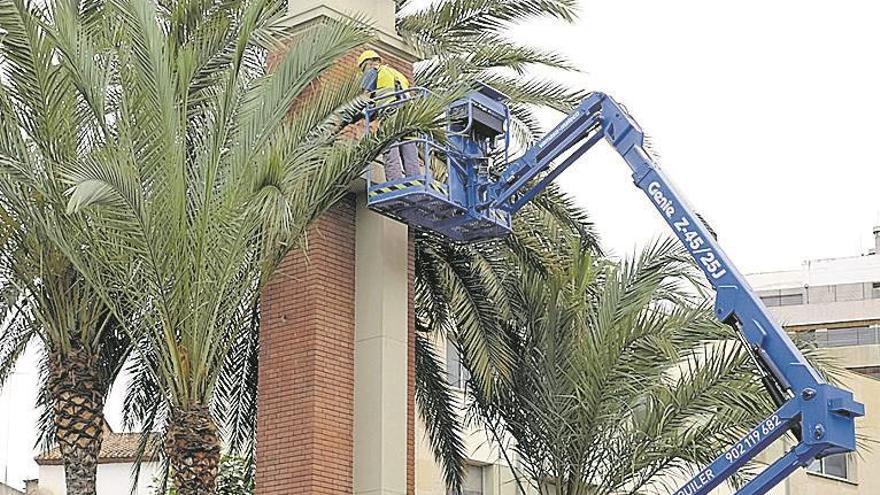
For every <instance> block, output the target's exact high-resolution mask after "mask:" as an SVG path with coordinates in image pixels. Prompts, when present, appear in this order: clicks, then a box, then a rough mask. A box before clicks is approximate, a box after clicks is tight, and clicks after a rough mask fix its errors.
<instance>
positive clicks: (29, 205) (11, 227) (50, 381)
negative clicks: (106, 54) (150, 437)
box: [0, 0, 130, 494]
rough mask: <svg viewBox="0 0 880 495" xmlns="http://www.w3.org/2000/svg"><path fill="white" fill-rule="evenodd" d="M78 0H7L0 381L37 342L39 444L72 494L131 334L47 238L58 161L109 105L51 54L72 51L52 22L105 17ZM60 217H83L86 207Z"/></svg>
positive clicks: (60, 195) (93, 447) (91, 475)
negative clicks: (52, 1)
mask: <svg viewBox="0 0 880 495" xmlns="http://www.w3.org/2000/svg"><path fill="white" fill-rule="evenodd" d="M73 8H74V6H73V5H71V4H59V5H58V6H57V8H55V9H49V8H44V7H42V6H40V4H36V3H31V2H29V1H13V0H3V1H0V26H2V29H3V31H4V33H3V36H2V37H0V71H2V76H0V169H2V173H0V244H2V249H0V290H2V292H3V295H4V298H3V303H2V305H0V318H2V319H3V321H4V323H5V325H6V326H5V328H4V329H3V331H2V335H0V384H2V383H3V382H4V381H5V380H6V378H7V377H8V376H9V374H10V373H11V372H12V370H13V369H14V367H15V365H16V363H17V362H18V361H19V358H20V357H21V356H22V354H23V352H24V351H25V349H26V347H27V346H28V345H31V344H33V345H36V346H38V349H39V350H40V355H41V367H40V368H41V372H42V377H41V378H42V379H41V388H40V391H39V403H40V405H41V406H42V407H43V414H42V417H41V421H40V425H39V437H40V443H41V445H42V446H43V447H44V448H48V446H50V445H51V444H53V443H54V444H57V445H58V446H59V448H60V450H61V453H62V456H63V459H64V471H65V482H66V485H67V492H68V493H75V494H94V493H95V479H96V470H97V459H98V454H99V452H100V449H101V441H102V435H103V430H104V414H103V409H104V403H105V400H106V398H107V394H108V392H109V389H110V386H111V385H112V383H113V380H114V379H115V377H116V375H117V373H118V371H119V368H120V367H121V366H122V363H123V362H124V360H125V358H126V356H127V354H128V352H129V348H130V345H129V343H130V341H129V338H128V335H127V334H126V333H125V332H123V331H122V329H121V328H120V325H119V324H118V320H117V318H116V316H115V315H114V314H113V313H112V311H110V309H109V308H108V307H107V306H105V305H103V304H101V302H100V299H99V298H98V296H97V294H96V292H95V291H94V289H93V288H92V287H91V286H90V285H89V284H87V283H86V281H85V280H84V279H83V277H82V276H81V275H80V274H79V273H78V271H77V270H76V269H75V268H74V266H73V264H72V263H71V262H70V260H69V259H68V257H67V256H66V255H65V254H64V253H63V252H62V251H61V249H60V248H59V246H58V245H56V244H55V243H53V242H52V241H51V239H52V237H53V235H54V234H53V231H54V230H56V229H57V228H58V219H59V217H62V216H64V209H65V203H66V198H65V197H64V190H65V188H66V186H65V184H64V183H63V181H62V174H63V172H62V171H63V168H64V166H65V165H66V164H67V163H70V162H73V161H77V160H81V159H83V158H84V157H85V156H87V155H88V154H89V153H90V151H91V148H92V145H93V142H94V140H100V137H99V136H97V135H93V134H91V132H92V131H95V130H97V129H96V128H95V127H93V126H92V124H93V123H94V122H95V121H97V120H98V119H102V118H103V113H104V112H105V109H106V104H107V101H106V99H104V98H98V99H95V100H90V96H92V95H90V94H89V93H88V92H87V91H86V90H85V88H83V87H81V86H80V85H79V83H80V81H79V80H77V79H76V74H75V72H74V71H72V70H71V68H70V67H69V65H68V62H70V60H69V59H67V58H63V57H62V58H63V61H59V59H57V58H56V57H58V56H59V55H60V54H62V53H67V54H70V52H69V50H70V49H71V48H72V44H71V42H72V41H73V40H74V39H75V36H76V33H75V32H73V31H70V30H65V29H62V28H61V27H59V26H54V25H53V22H55V21H59V22H61V21H60V19H61V18H65V17H66V20H67V21H68V22H74V21H73V20H74V19H75V22H76V23H78V24H79V26H81V28H82V29H83V30H89V29H92V28H93V27H94V26H95V24H96V23H97V22H98V19H99V16H100V12H99V8H98V6H97V5H94V4H90V5H87V6H86V5H83V8H82V9H77V10H73ZM66 27H67V28H70V27H71V25H70V24H67V25H66ZM95 42H96V43H98V44H103V42H104V40H101V39H97V38H96V39H95ZM95 63H100V62H97V61H96V62H95ZM64 221H65V222H70V223H75V224H77V225H78V226H79V228H80V229H83V230H85V229H87V228H88V227H87V223H86V222H85V220H84V219H83V218H80V217H71V218H68V219H65V220H64Z"/></svg>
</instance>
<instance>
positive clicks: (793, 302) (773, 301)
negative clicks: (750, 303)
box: [761, 292, 804, 308]
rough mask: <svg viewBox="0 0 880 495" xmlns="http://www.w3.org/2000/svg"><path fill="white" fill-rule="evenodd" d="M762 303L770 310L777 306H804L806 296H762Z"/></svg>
mask: <svg viewBox="0 0 880 495" xmlns="http://www.w3.org/2000/svg"><path fill="white" fill-rule="evenodd" d="M761 301H762V302H763V303H764V306H767V307H768V308H771V307H776V306H797V305H799V304H804V294H803V292H801V293H796V294H781V293H776V294H764V295H762V296H761Z"/></svg>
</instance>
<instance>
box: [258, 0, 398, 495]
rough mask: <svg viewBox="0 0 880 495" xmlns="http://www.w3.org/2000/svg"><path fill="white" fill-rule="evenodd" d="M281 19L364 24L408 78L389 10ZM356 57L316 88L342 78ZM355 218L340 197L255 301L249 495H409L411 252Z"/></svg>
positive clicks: (304, 10) (385, 4)
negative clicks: (371, 24)
mask: <svg viewBox="0 0 880 495" xmlns="http://www.w3.org/2000/svg"><path fill="white" fill-rule="evenodd" d="M289 14H290V23H291V25H293V26H307V25H309V24H310V23H312V22H320V21H321V20H322V19H326V18H341V17H345V16H346V15H350V14H367V15H368V16H370V17H371V18H373V19H374V20H375V21H376V24H375V27H376V28H377V38H376V40H375V41H374V43H372V44H371V48H373V49H375V50H377V51H378V52H379V53H380V54H381V55H382V56H383V58H384V60H385V63H387V64H389V65H392V66H394V67H395V68H397V69H398V70H400V71H402V72H403V73H405V74H407V75H410V74H411V73H412V61H413V57H412V56H411V55H410V54H409V52H408V50H407V47H406V45H405V44H404V43H403V42H402V41H401V40H400V39H399V37H398V36H397V35H396V33H394V1H393V0H303V1H298V2H289ZM358 54H359V51H358V52H357V53H351V54H349V55H348V56H346V57H344V59H343V60H341V61H340V62H339V64H338V65H337V66H336V67H334V68H332V69H331V70H329V71H328V72H327V73H326V74H325V75H324V76H323V77H322V79H323V80H334V79H340V80H342V79H347V77H348V76H349V74H351V72H352V70H353V69H354V65H355V60H356V58H357V56H358ZM292 111H293V112H295V111H296V109H295V107H294V108H293V109H292ZM363 187H364V186H363V183H360V184H355V185H354V186H353V188H352V189H353V190H359V191H361V193H362V192H363ZM364 208H365V206H364V197H363V194H361V196H360V197H359V198H356V196H355V195H354V194H352V195H350V196H349V197H348V198H346V199H345V200H344V201H342V202H341V203H340V204H339V205H337V206H336V207H335V208H334V209H333V210H332V211H330V212H328V213H327V214H325V215H324V216H323V217H322V218H321V219H320V220H319V221H318V223H317V225H316V226H315V227H313V228H312V229H311V231H310V234H309V246H308V251H307V252H306V253H302V252H295V253H292V254H291V255H289V257H288V258H287V259H286V260H285V261H284V263H283V264H282V266H281V268H280V269H279V271H278V273H277V274H276V275H275V277H274V278H273V280H272V281H271V283H270V284H269V286H268V287H267V288H266V290H265V292H264V294H263V301H262V312H263V314H262V316H263V321H262V328H261V339H262V348H261V354H260V375H259V384H258V386H259V392H260V397H259V405H258V418H257V480H256V494H257V495H275V494H282V493H283V494H293V495H297V494H318V495H323V494H328V495H329V494H334V495H350V494H364V495H398V494H399V495H403V494H406V495H414V492H415V488H414V484H415V462H414V460H415V449H414V443H415V442H414V440H415V428H414V420H415V410H414V395H413V392H414V386H415V381H414V374H413V372H414V369H413V365H414V334H413V330H414V322H415V320H414V319H413V313H412V289H413V277H414V269H413V263H412V253H413V245H412V241H411V239H410V237H409V235H408V233H407V229H406V226H403V225H400V224H398V223H396V222H393V221H391V220H388V219H385V218H384V217H379V216H378V215H375V214H373V213H372V212H368V211H366V210H365V209H364ZM356 211H357V212H356ZM356 232H357V234H356ZM356 238H357V240H356ZM358 259H360V260H361V261H360V262H359V263H358V262H357V261H356V260H358ZM365 260H372V261H365ZM374 264H375V266H374ZM389 276H390V277H391V278H389ZM392 279H393V282H391V280H392ZM356 286H357V287H358V290H357V291H356V289H355V287H356ZM376 309H378V311H374V310H376ZM356 329H357V330H356ZM356 356H357V357H356ZM356 387H357V389H356ZM376 394H377V395H376ZM356 425H357V426H356Z"/></svg>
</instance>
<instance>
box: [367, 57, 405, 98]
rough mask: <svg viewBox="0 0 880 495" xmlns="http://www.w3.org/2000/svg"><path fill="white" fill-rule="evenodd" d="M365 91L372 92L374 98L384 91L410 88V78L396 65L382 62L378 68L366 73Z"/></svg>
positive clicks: (389, 91)
mask: <svg viewBox="0 0 880 495" xmlns="http://www.w3.org/2000/svg"><path fill="white" fill-rule="evenodd" d="M362 85H363V88H364V91H366V92H368V93H370V95H371V96H372V97H373V98H376V97H381V95H382V94H383V93H385V94H387V93H394V92H397V91H403V90H406V89H409V87H410V84H409V79H407V78H406V76H404V75H403V74H402V73H401V72H400V71H399V70H397V69H395V68H394V67H391V66H388V65H385V64H382V65H380V66H379V67H378V68H376V69H372V70H369V71H367V72H366V73H364V79H363V83H362Z"/></svg>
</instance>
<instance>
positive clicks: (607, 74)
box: [0, 0, 880, 486]
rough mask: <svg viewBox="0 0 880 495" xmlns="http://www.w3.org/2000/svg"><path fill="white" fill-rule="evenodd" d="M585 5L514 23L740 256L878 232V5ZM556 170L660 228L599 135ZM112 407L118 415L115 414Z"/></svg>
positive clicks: (845, 1) (23, 474) (25, 404)
mask: <svg viewBox="0 0 880 495" xmlns="http://www.w3.org/2000/svg"><path fill="white" fill-rule="evenodd" d="M583 5H584V8H583V13H582V16H581V20H580V21H579V22H578V23H577V24H576V25H574V26H560V25H559V24H555V23H554V24H544V25H535V26H531V27H529V28H528V29H524V30H522V32H518V33H517V36H518V37H522V38H523V39H525V40H527V41H529V42H532V43H536V44H539V45H541V46H544V47H546V48H549V49H553V50H558V51H560V52H562V53H565V54H567V55H568V56H569V57H570V58H571V59H573V60H574V61H575V62H576V64H577V65H578V66H579V67H581V68H582V69H583V70H584V71H585V72H584V73H583V74H581V75H579V76H577V77H575V78H572V79H571V82H572V83H575V84H582V85H583V86H585V87H586V88H587V89H590V90H601V91H605V92H607V93H609V94H611V95H613V96H614V97H615V98H616V99H618V100H619V101H621V102H622V103H624V104H625V105H626V106H627V108H628V109H629V111H630V113H631V114H632V115H633V116H634V117H635V118H636V119H637V120H638V121H639V123H640V124H641V125H642V127H643V128H644V130H645V131H646V132H647V133H648V134H649V135H650V136H651V138H652V141H653V146H654V149H655V150H656V151H657V152H659V154H660V155H661V163H662V166H663V168H664V170H665V171H666V172H667V174H668V175H669V176H671V177H672V178H673V180H674V181H675V182H676V184H677V186H678V188H679V190H680V191H681V192H683V193H684V195H685V196H686V197H687V198H688V200H689V202H690V203H691V204H692V205H693V206H694V207H695V208H697V209H698V210H699V211H700V212H701V213H702V214H703V215H704V217H705V218H706V219H707V220H708V221H709V222H710V223H711V224H712V226H713V227H714V228H715V229H716V230H717V231H718V233H719V235H720V241H721V243H722V245H723V246H724V248H725V250H726V251H727V253H728V255H730V257H731V259H732V260H733V261H734V263H736V264H737V265H738V266H739V267H740V269H741V270H742V271H744V272H754V271H765V270H775V269H783V268H792V267H796V266H798V265H799V264H800V262H801V261H803V260H805V259H809V258H820V257H835V256H850V255H856V254H860V253H862V252H863V251H865V250H866V249H868V247H870V246H871V245H873V240H872V236H871V228H872V226H873V225H874V224H878V223H880V195H878V187H880V166H878V165H880V163H878V162H880V159H878V158H877V156H875V155H874V154H873V148H874V140H875V137H876V135H877V134H878V131H880V125H878V124H877V121H876V120H875V119H876V116H877V115H880V94H878V91H880V68H878V67H880V66H878V51H877V48H878V47H880V30H878V29H877V27H876V23H877V20H878V19H880V4H878V3H875V2H867V1H864V0H861V1H857V0H839V1H837V2H818V1H811V0H806V1H803V0H802V1H795V0H775V1H772V2H768V1H766V0H765V1H758V0H739V1H737V2H707V1H705V0H701V1H699V0H671V1H663V2H659V1H656V0H654V1H652V0H606V1H604V2H599V1H596V0H584V1H583ZM559 120H561V118H560V117H558V116H554V117H552V118H551V119H550V120H548V123H550V124H552V123H555V122H557V121H559ZM559 182H560V183H561V184H562V185H563V187H564V188H565V189H566V190H568V191H569V192H571V193H572V194H574V195H575V196H576V198H577V200H578V202H579V203H580V204H581V205H582V206H584V207H586V208H587V209H588V210H589V211H590V213H591V214H592V215H593V218H594V220H595V221H596V223H597V227H598V230H599V232H600V233H601V235H602V237H603V239H604V245H605V247H606V248H607V249H609V250H611V251H612V252H614V253H616V254H627V253H629V252H631V251H632V250H633V249H635V248H636V247H637V246H640V245H643V244H644V243H645V242H646V241H649V240H651V239H652V238H654V237H657V236H659V235H665V234H666V233H667V229H666V227H665V224H664V223H663V222H662V221H661V220H660V218H659V216H658V215H657V213H656V212H655V211H654V209H653V208H652V207H651V206H650V205H649V203H648V202H647V199H645V198H644V197H643V196H642V193H641V192H640V191H639V190H637V189H636V188H635V187H634V186H633V185H632V182H631V180H630V178H629V173H628V169H627V167H626V165H625V164H624V163H623V162H622V160H620V158H618V157H617V156H616V155H615V154H614V153H613V152H611V151H610V150H609V149H608V148H607V146H604V145H602V146H601V147H597V149H594V150H593V151H591V153H589V154H588V155H587V157H586V158H585V159H582V160H581V162H580V163H579V164H578V165H576V166H575V167H573V168H572V169H571V170H569V171H567V172H566V173H565V174H563V175H562V176H561V177H560V179H559ZM25 361H26V362H27V363H32V362H33V359H27V360H25ZM23 364H24V363H23ZM35 373H36V371H35V370H34V369H33V367H32V366H20V369H19V372H18V373H17V374H16V375H15V376H13V377H12V379H11V381H10V383H9V384H8V386H7V387H6V388H5V389H4V390H3V393H2V395H0V481H3V480H8V482H9V483H10V484H12V485H14V486H22V484H21V480H23V479H26V478H33V477H36V466H35V464H33V461H32V457H33V453H32V450H31V447H32V446H33V442H34V435H33V433H32V432H33V422H34V421H35V419H36V413H35V411H34V410H33V407H32V405H33V404H34V399H35V392H34V389H35V384H36V375H35ZM117 396H118V394H117ZM114 402H118V400H114ZM110 419H111V424H113V425H114V426H115V427H118V426H119V423H118V414H116V413H111V414H110Z"/></svg>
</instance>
